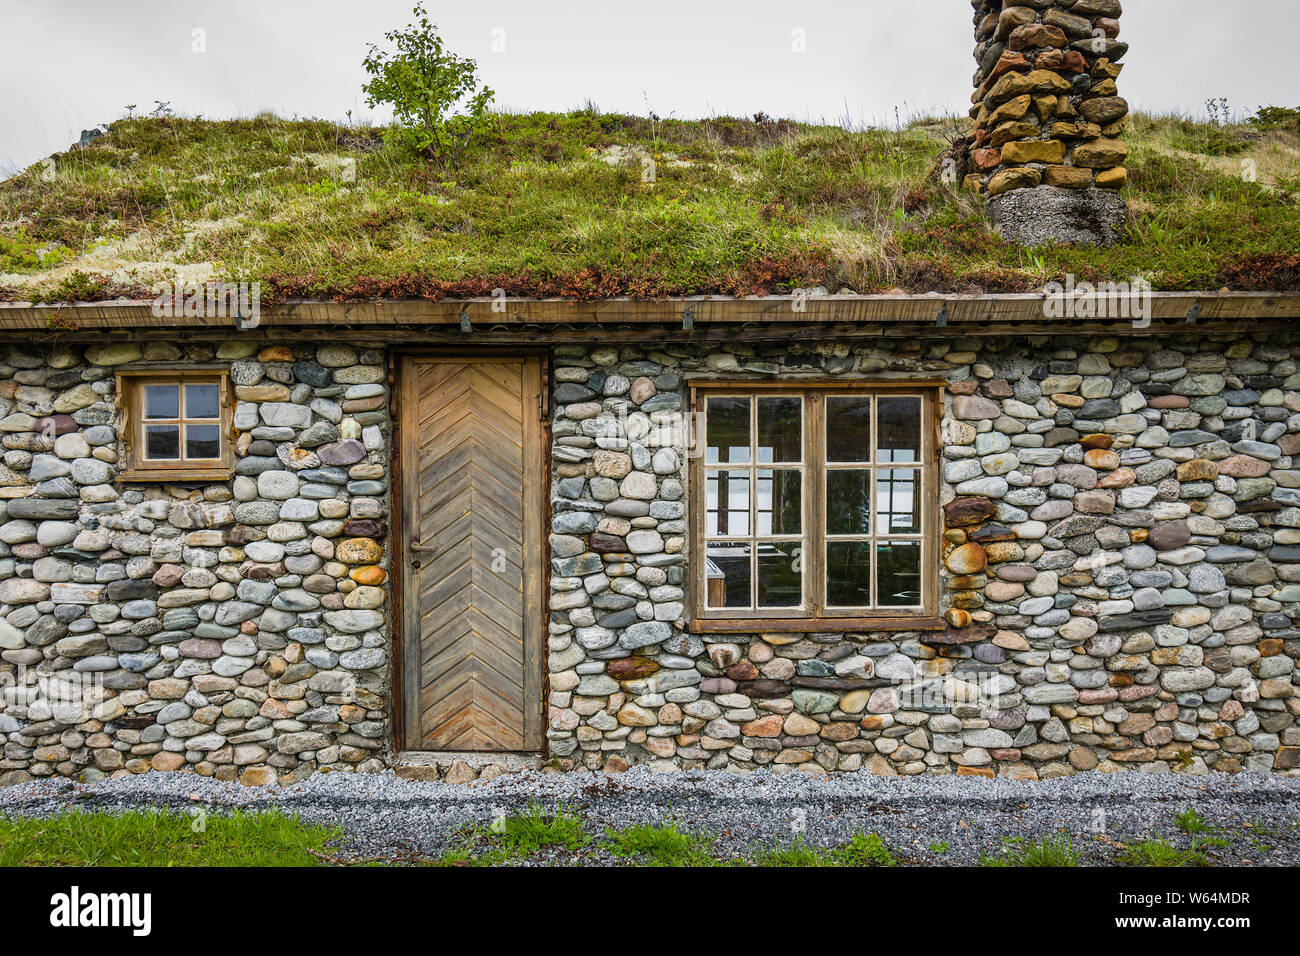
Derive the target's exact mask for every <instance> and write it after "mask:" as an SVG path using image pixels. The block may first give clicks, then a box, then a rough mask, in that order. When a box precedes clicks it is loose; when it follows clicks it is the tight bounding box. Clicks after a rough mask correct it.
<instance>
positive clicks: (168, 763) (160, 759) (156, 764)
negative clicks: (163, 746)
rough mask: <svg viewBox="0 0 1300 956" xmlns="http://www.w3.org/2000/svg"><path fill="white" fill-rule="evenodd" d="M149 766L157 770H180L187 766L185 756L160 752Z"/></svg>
mask: <svg viewBox="0 0 1300 956" xmlns="http://www.w3.org/2000/svg"><path fill="white" fill-rule="evenodd" d="M149 766H151V767H153V769H155V770H179V769H181V767H183V766H185V755H184V754H178V753H172V752H171V751H170V750H160V751H158V752H157V753H156V754H154V755H153V756H152V757H151V758H150V759H149Z"/></svg>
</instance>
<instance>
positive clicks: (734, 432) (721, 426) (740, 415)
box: [705, 398, 749, 464]
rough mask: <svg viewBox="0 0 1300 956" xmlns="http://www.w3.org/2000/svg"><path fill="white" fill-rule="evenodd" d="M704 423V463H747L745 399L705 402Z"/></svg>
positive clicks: (747, 407)
mask: <svg viewBox="0 0 1300 956" xmlns="http://www.w3.org/2000/svg"><path fill="white" fill-rule="evenodd" d="M706 422H707V429H708V439H707V441H708V449H707V451H706V457H705V461H708V462H719V463H727V464H746V463H748V461H749V399H748V398H711V399H709V405H708V412H707V416H706Z"/></svg>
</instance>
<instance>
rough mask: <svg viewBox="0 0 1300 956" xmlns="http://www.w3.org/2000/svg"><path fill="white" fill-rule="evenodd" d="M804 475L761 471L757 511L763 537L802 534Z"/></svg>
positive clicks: (759, 529)
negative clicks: (801, 488) (802, 484)
mask: <svg viewBox="0 0 1300 956" xmlns="http://www.w3.org/2000/svg"><path fill="white" fill-rule="evenodd" d="M801 478H802V475H800V473H799V472H797V471H793V470H789V469H782V470H780V471H760V472H759V473H758V490H757V495H758V498H757V502H756V507H757V509H758V515H757V523H758V533H759V534H763V535H769V534H770V535H780V534H801V533H802V530H803V495H802V494H800V484H801Z"/></svg>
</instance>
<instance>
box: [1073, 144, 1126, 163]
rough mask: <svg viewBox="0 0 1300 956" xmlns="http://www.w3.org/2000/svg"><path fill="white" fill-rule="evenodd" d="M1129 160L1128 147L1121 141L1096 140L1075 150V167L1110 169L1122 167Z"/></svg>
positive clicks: (1080, 145)
mask: <svg viewBox="0 0 1300 956" xmlns="http://www.w3.org/2000/svg"><path fill="white" fill-rule="evenodd" d="M1127 158H1128V146H1127V145H1126V144H1125V143H1124V141H1123V140H1119V139H1096V140H1093V141H1092V142H1089V143H1080V144H1079V145H1078V146H1076V147H1075V148H1074V165H1076V166H1086V167H1088V168H1089V169H1109V168H1110V167H1112V166H1119V165H1122V164H1123V162H1124V160H1125V159H1127Z"/></svg>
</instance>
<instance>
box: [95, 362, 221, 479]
mask: <svg viewBox="0 0 1300 956" xmlns="http://www.w3.org/2000/svg"><path fill="white" fill-rule="evenodd" d="M147 385H175V386H176V387H177V388H178V389H184V387H185V386H186V385H216V386H217V387H218V395H219V399H218V400H219V402H220V405H219V408H218V415H219V417H218V418H217V419H216V420H215V424H216V425H217V429H218V437H219V439H220V442H221V449H220V450H221V454H220V455H219V456H218V457H216V458H179V459H176V460H175V462H174V463H169V462H167V461H165V460H158V459H147V458H145V457H144V426H145V424H146V422H145V418H144V390H145V386H147ZM182 394H183V393H182ZM181 400H182V402H183V398H182V399H181ZM117 401H118V408H119V409H120V410H121V413H122V417H121V436H122V443H123V445H124V446H125V449H124V450H125V454H124V456H123V460H124V462H125V467H124V468H123V469H122V472H121V474H119V475H118V480H119V481H133V482H141V481H145V482H147V481H155V482H179V481H224V480H227V479H229V478H230V477H231V476H232V475H233V474H234V473H235V443H234V437H235V436H234V404H235V402H234V394H233V391H232V389H231V385H230V375H229V372H228V371H227V370H226V369H224V368H220V369H206V368H204V369H196V368H186V369H148V370H144V369H141V370H138V371H136V370H131V371H121V372H118V373H117ZM182 409H183V406H182V408H178V413H179V412H180V411H181V410H182ZM151 421H153V420H151ZM171 421H172V420H166V423H170V422H171ZM193 421H197V422H201V423H203V424H213V423H214V420H213V419H208V418H204V419H189V418H184V417H180V418H177V419H175V422H176V423H177V424H179V425H182V426H183V425H184V424H186V423H187V422H193ZM181 440H182V442H183V437H182V439H181ZM183 450H184V446H183V445H182V451H183Z"/></svg>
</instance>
